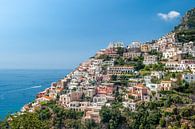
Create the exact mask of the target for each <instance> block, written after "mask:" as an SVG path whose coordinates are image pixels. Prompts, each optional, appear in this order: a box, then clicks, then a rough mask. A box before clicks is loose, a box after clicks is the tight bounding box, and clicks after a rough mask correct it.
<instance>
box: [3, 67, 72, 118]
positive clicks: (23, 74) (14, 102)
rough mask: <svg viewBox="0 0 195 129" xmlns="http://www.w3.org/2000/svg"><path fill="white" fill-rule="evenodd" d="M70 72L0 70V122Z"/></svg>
mask: <svg viewBox="0 0 195 129" xmlns="http://www.w3.org/2000/svg"><path fill="white" fill-rule="evenodd" d="M70 72H71V70H0V120H3V119H4V118H5V117H6V116H7V115H8V114H12V113H15V112H17V111H20V109H21V108H22V107H23V106H24V105H25V104H27V103H29V102H31V101H33V100H34V99H35V96H36V94H37V93H38V92H41V91H43V90H44V89H45V88H48V87H50V85H51V83H52V82H56V81H58V80H60V79H62V78H64V77H65V76H66V75H67V74H68V73H70Z"/></svg>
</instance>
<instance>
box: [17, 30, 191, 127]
mask: <svg viewBox="0 0 195 129" xmlns="http://www.w3.org/2000/svg"><path fill="white" fill-rule="evenodd" d="M194 81H195V45H194V42H192V41H190V42H186V43H185V44H184V43H181V42H178V41H176V39H175V33H174V32H172V33H169V34H167V35H165V36H163V37H161V38H160V39H158V40H154V41H151V42H146V43H140V42H139V41H135V42H132V43H130V44H129V45H128V46H125V44H124V43H123V42H111V43H110V44H109V45H108V47H107V48H105V49H101V50H100V51H98V52H97V53H96V54H95V55H94V56H93V57H91V58H90V59H88V60H87V61H85V62H83V63H81V64H80V65H79V67H77V68H76V69H75V70H74V71H73V72H71V73H69V74H68V75H67V76H66V77H64V78H63V79H61V80H59V81H57V82H53V83H52V84H51V87H49V88H47V89H45V90H44V91H42V92H40V93H38V94H37V96H36V99H35V100H34V101H33V102H32V103H29V104H26V105H25V106H24V107H23V108H22V109H21V111H22V112H26V111H27V112H34V111H36V110H37V109H39V108H40V107H41V105H42V104H44V103H47V102H50V101H55V102H56V103H57V104H58V105H59V106H61V107H63V108H64V109H71V110H74V111H82V112H83V113H84V115H83V117H82V120H84V121H85V120H89V119H90V120H94V121H95V123H100V122H101V117H100V111H101V109H102V107H105V106H106V107H110V106H111V105H112V103H113V102H115V101H120V102H121V103H122V106H123V107H125V108H128V109H129V110H130V111H132V112H133V111H135V110H136V108H137V105H139V103H141V102H150V101H153V100H161V99H162V98H163V97H165V96H166V95H165V94H163V91H171V90H172V89H176V88H177V87H178V84H181V83H184V82H185V83H189V84H191V83H193V82H194ZM189 97H190V100H192V102H195V98H194V96H189Z"/></svg>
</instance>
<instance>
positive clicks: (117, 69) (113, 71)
mask: <svg viewBox="0 0 195 129" xmlns="http://www.w3.org/2000/svg"><path fill="white" fill-rule="evenodd" d="M133 72H134V67H132V66H114V67H108V74H109V75H122V74H131V73H133Z"/></svg>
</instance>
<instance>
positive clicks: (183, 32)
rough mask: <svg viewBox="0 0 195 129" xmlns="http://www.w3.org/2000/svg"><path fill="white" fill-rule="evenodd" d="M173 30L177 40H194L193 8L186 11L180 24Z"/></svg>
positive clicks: (194, 19) (194, 22)
mask: <svg viewBox="0 0 195 129" xmlns="http://www.w3.org/2000/svg"><path fill="white" fill-rule="evenodd" d="M174 31H175V32H176V38H177V40H178V41H179V42H183V43H185V42H189V41H195V8H193V9H191V10H189V11H188V12H187V13H186V15H185V16H184V17H183V19H182V22H181V24H179V25H178V26H176V27H175V30H174Z"/></svg>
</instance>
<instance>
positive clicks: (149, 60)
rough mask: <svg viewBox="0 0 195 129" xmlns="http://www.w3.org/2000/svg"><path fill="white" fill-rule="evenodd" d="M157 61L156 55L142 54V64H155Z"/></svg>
mask: <svg viewBox="0 0 195 129" xmlns="http://www.w3.org/2000/svg"><path fill="white" fill-rule="evenodd" d="M156 63H157V56H156V55H144V61H143V64H145V65H149V64H156Z"/></svg>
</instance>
